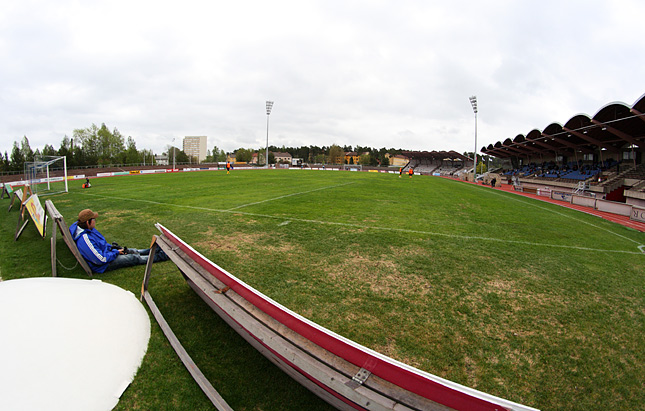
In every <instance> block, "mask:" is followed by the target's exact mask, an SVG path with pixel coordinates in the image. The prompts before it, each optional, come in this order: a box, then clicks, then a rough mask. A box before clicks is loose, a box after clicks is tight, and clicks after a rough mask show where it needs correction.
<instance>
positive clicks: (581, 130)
mask: <svg viewBox="0 0 645 411" xmlns="http://www.w3.org/2000/svg"><path fill="white" fill-rule="evenodd" d="M644 113H645V94H644V95H642V96H641V97H640V98H639V99H638V100H637V101H636V102H635V103H634V104H633V105H632V106H631V107H630V106H628V105H626V104H624V103H620V102H614V103H610V104H607V105H605V106H604V107H602V108H601V109H600V110H598V112H597V113H596V114H595V115H594V116H593V117H589V116H587V115H585V114H578V115H575V116H574V117H572V118H571V119H569V121H567V122H566V123H565V124H564V125H561V124H559V123H551V124H549V125H548V126H547V127H546V128H545V129H544V130H543V131H540V130H537V129H534V130H531V131H530V132H529V133H528V134H527V135H522V134H519V135H517V136H516V137H515V138H513V139H511V138H507V139H506V140H504V141H503V142H502V141H498V142H497V143H495V144H490V145H488V146H487V147H482V148H481V153H483V154H484V155H489V156H494V157H497V158H499V159H502V160H506V161H505V163H506V164H507V167H505V169H504V170H502V172H501V173H500V174H502V176H504V178H505V179H507V180H506V181H508V183H509V184H510V183H513V184H517V185H522V186H524V187H533V188H543V189H549V188H550V189H554V190H571V191H572V192H573V191H575V192H578V193H583V194H584V195H589V196H592V197H598V198H603V199H607V200H611V201H617V202H623V203H627V204H632V205H637V206H640V207H643V206H645V164H644V162H643V151H644V150H645V114H644Z"/></svg>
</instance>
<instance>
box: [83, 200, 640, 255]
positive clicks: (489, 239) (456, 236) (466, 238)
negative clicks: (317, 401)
mask: <svg viewBox="0 0 645 411" xmlns="http://www.w3.org/2000/svg"><path fill="white" fill-rule="evenodd" d="M81 194H82V195H86V196H92V197H99V198H109V199H112V200H124V201H134V202H139V203H147V204H154V205H161V206H170V207H178V208H187V209H191V210H201V211H210V212H214V213H228V214H239V215H244V216H249V217H263V218H270V219H274V220H282V221H290V222H293V221H298V222H301V223H310V224H320V225H335V226H339V227H351V228H359V229H369V230H379V231H391V232H398V233H409V234H422V235H426V236H436V237H446V238H454V239H460V240H481V241H492V242H498V243H507V244H521V245H530V246H534V247H549V248H561V249H570V250H580V251H592V252H600V253H618V254H633V255H643V253H642V252H640V251H627V250H606V249H600V248H589V247H579V246H574V245H566V244H548V243H537V242H531V241H521V240H508V239H501V238H494V237H480V236H469V235H457V234H446V233H437V232H432V231H422V230H410V229H405V228H390V227H377V226H368V225H360V224H351V223H338V222H333V221H321V220H310V219H306V218H294V217H286V216H272V215H268V214H258V213H247V212H244V211H237V210H235V211H233V210H222V209H216V208H208V207H197V206H189V205H183V204H171V203H162V202H159V201H152V200H143V199H134V198H126V197H114V196H103V195H100V194H93V193H81ZM549 211H550V210H549Z"/></svg>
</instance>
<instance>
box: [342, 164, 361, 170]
mask: <svg viewBox="0 0 645 411" xmlns="http://www.w3.org/2000/svg"><path fill="white" fill-rule="evenodd" d="M343 170H346V171H363V165H362V164H343Z"/></svg>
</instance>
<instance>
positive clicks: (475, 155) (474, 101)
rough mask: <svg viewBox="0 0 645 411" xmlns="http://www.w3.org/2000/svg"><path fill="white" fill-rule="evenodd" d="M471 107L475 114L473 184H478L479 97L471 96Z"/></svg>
mask: <svg viewBox="0 0 645 411" xmlns="http://www.w3.org/2000/svg"><path fill="white" fill-rule="evenodd" d="M469 100H470V105H472V106H473V112H474V113H475V151H473V165H474V167H473V182H475V183H476V182H477V96H470V97H469Z"/></svg>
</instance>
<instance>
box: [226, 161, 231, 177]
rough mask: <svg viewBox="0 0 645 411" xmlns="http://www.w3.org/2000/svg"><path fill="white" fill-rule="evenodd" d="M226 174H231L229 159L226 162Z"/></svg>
mask: <svg viewBox="0 0 645 411" xmlns="http://www.w3.org/2000/svg"><path fill="white" fill-rule="evenodd" d="M226 174H231V163H230V162H229V161H227V162H226Z"/></svg>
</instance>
